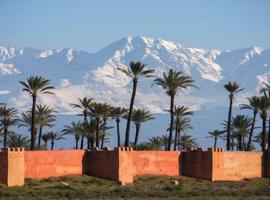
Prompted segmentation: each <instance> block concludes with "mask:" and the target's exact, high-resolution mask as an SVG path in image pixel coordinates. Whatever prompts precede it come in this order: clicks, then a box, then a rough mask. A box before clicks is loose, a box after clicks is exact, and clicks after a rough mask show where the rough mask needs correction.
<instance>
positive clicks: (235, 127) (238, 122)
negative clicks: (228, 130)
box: [232, 115, 252, 151]
mask: <svg viewBox="0 0 270 200" xmlns="http://www.w3.org/2000/svg"><path fill="white" fill-rule="evenodd" d="M251 126H252V119H251V118H250V117H248V116H245V115H236V116H235V117H233V118H232V131H233V133H235V135H236V136H237V140H238V150H239V151H242V150H243V147H244V144H245V137H246V136H247V135H248V132H249V131H250V127H251Z"/></svg>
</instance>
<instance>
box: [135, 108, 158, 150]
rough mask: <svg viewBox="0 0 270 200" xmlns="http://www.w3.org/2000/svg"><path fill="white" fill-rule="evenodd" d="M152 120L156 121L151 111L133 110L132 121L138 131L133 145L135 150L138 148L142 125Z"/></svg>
mask: <svg viewBox="0 0 270 200" xmlns="http://www.w3.org/2000/svg"><path fill="white" fill-rule="evenodd" d="M152 119H154V117H152V115H151V113H150V112H149V111H146V110H144V109H136V110H133V112H132V114H131V121H132V122H133V123H134V125H135V129H136V131H135V139H134V143H133V145H134V147H135V148H136V145H137V143H138V138H139V133H140V128H141V124H142V123H144V122H147V121H149V120H152Z"/></svg>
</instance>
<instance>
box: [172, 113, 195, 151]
mask: <svg viewBox="0 0 270 200" xmlns="http://www.w3.org/2000/svg"><path fill="white" fill-rule="evenodd" d="M190 121H191V120H190V119H189V118H186V117H182V118H179V119H178V122H177V123H176V121H175V123H174V129H175V130H176V129H177V132H176V138H175V141H174V144H175V147H174V150H176V149H177V148H176V147H177V146H178V150H180V147H179V144H180V136H181V133H182V132H183V133H184V134H186V133H187V132H188V131H189V130H190V129H192V128H193V127H192V126H191V125H190Z"/></svg>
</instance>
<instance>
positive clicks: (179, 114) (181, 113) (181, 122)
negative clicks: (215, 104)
mask: <svg viewBox="0 0 270 200" xmlns="http://www.w3.org/2000/svg"><path fill="white" fill-rule="evenodd" d="M174 115H175V116H176V120H175V137H174V148H173V149H174V151H176V146H177V139H178V138H179V137H180V133H181V129H183V127H184V126H185V127H187V125H189V121H190V120H189V119H187V118H184V119H183V117H185V116H189V115H193V112H192V111H190V110H189V108H188V107H185V106H178V107H176V106H174Z"/></svg>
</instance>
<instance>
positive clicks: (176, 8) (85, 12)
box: [0, 0, 270, 52]
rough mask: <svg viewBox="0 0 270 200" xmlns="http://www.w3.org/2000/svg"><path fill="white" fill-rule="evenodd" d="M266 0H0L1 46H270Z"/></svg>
mask: <svg viewBox="0 0 270 200" xmlns="http://www.w3.org/2000/svg"><path fill="white" fill-rule="evenodd" d="M269 10H270V1H269V0H226V1H225V0H215V1H214V0H201V1H199V0H186V1H181V0H166V1H165V0H147V1H146V0H134V1H131V0H130V1H128V0H111V1H109V0H96V1H91V0H48V1H45V0H24V1H22V0H0V19H1V25H0V45H18V46H27V47H36V48H46V47H72V48H78V49H84V50H87V51H89V52H94V51H97V50H99V49H100V48H102V47H104V46H106V45H108V44H109V43H110V42H113V41H115V40H118V39H121V38H123V37H126V36H128V35H131V36H138V35H142V36H151V37H155V38H162V39H168V40H173V41H177V42H180V43H182V44H185V45H188V46H193V47H203V48H208V49H211V48H220V49H225V50H227V49H238V48H242V47H248V46H260V47H263V48H268V47H270V12H269Z"/></svg>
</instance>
